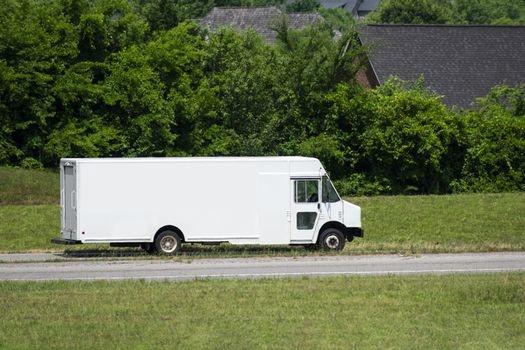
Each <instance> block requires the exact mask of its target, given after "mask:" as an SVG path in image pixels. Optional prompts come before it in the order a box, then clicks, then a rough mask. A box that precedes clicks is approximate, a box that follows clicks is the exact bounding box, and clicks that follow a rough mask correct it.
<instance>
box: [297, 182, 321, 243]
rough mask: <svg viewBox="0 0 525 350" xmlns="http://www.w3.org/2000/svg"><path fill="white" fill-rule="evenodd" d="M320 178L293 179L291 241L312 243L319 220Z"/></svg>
mask: <svg viewBox="0 0 525 350" xmlns="http://www.w3.org/2000/svg"><path fill="white" fill-rule="evenodd" d="M320 190H321V181H320V179H319V178H298V179H292V191H291V192H292V193H291V194H292V197H293V198H292V200H291V203H292V208H291V209H292V210H291V214H292V220H291V221H292V227H291V237H290V243H311V242H312V239H313V237H314V234H315V230H316V228H317V224H318V222H319V213H320V208H321V204H320Z"/></svg>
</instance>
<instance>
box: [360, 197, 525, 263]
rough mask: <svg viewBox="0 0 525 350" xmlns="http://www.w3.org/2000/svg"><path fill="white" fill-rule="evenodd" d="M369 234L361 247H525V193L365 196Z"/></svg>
mask: <svg viewBox="0 0 525 350" xmlns="http://www.w3.org/2000/svg"><path fill="white" fill-rule="evenodd" d="M350 200H351V201H352V202H354V203H355V204H357V205H360V206H361V207H362V209H363V211H362V221H363V226H364V228H365V230H366V231H367V233H368V236H367V239H365V240H359V239H356V240H355V241H354V242H352V249H353V250H355V251H360V250H363V251H367V252H389V251H390V252H399V251H402V252H406V253H410V252H413V253H417V252H422V251H424V252H459V251H494V250H499V251H505V250H524V249H525V193H500V194H463V195H445V196H393V197H360V198H353V199H350Z"/></svg>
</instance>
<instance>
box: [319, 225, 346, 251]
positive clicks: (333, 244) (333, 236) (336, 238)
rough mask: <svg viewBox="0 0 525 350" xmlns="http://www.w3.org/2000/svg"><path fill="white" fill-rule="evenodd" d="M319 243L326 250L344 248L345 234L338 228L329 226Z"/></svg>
mask: <svg viewBox="0 0 525 350" xmlns="http://www.w3.org/2000/svg"><path fill="white" fill-rule="evenodd" d="M319 245H320V246H321V248H322V249H325V250H343V248H344V247H345V236H344V235H343V233H342V232H341V231H339V230H338V229H336V228H329V229H326V230H324V231H323V233H321V239H320V240H319Z"/></svg>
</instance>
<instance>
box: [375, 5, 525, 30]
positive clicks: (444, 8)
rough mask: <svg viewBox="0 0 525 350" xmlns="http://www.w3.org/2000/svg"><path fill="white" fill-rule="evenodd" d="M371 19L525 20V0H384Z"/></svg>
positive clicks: (410, 21) (428, 21)
mask: <svg viewBox="0 0 525 350" xmlns="http://www.w3.org/2000/svg"><path fill="white" fill-rule="evenodd" d="M366 21H367V22H368V23H400V24H443V23H447V24H494V25H498V24H525V2H524V1H523V0H519V1H515V0H485V1H480V0H444V1H442V0H421V1H410V0H383V1H382V2H381V4H380V5H379V7H378V9H377V10H376V11H374V12H373V13H371V14H370V15H368V16H367V19H366Z"/></svg>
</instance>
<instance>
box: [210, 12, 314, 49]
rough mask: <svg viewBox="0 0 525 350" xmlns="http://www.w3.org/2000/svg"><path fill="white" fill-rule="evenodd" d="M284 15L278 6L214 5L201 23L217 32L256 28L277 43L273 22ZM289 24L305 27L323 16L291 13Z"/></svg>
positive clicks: (297, 27) (268, 39)
mask: <svg viewBox="0 0 525 350" xmlns="http://www.w3.org/2000/svg"><path fill="white" fill-rule="evenodd" d="M281 15H283V13H282V12H281V10H279V9H278V8H276V7H214V8H213V9H212V10H211V11H210V12H209V13H208V15H206V17H204V18H203V19H202V20H201V21H200V24H201V26H203V27H206V28H208V30H209V31H211V32H215V31H217V30H218V29H219V28H221V27H232V28H235V29H237V30H241V31H243V30H248V29H254V30H255V31H256V32H257V33H258V34H260V35H262V36H263V38H264V39H265V40H266V42H268V43H275V38H276V36H277V33H276V32H275V31H274V30H272V29H271V23H272V21H274V20H275V19H277V18H279V16H281ZM287 17H288V25H289V27H290V28H293V29H303V28H304V27H306V26H309V25H313V24H315V23H317V22H319V21H322V20H323V18H322V17H321V16H320V15H318V14H316V13H289V14H287Z"/></svg>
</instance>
